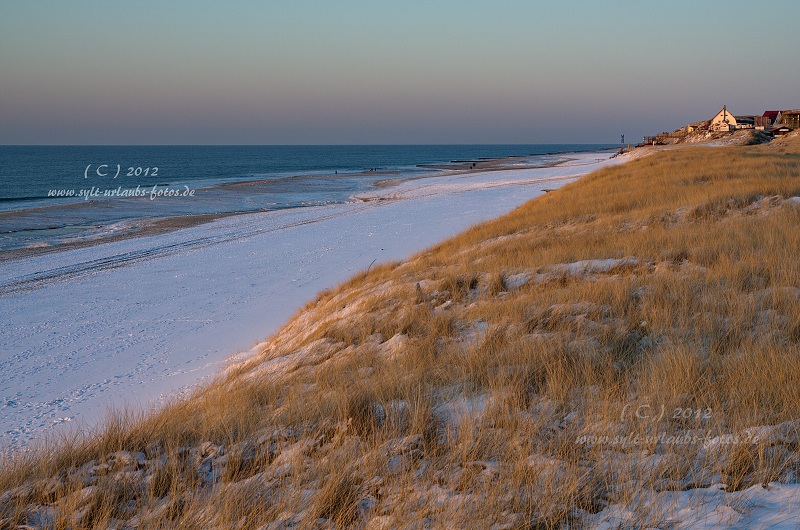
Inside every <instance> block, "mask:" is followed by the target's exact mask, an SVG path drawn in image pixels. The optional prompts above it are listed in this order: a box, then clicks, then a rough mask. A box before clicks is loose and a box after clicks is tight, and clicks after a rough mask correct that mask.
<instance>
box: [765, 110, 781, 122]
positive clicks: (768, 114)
mask: <svg viewBox="0 0 800 530" xmlns="http://www.w3.org/2000/svg"><path fill="white" fill-rule="evenodd" d="M780 112H781V111H779V110H768V111H765V112H764V115H763V117H764V118H769V119H770V120H772V121H773V122H774V121H775V118H777V117H778V114H780Z"/></svg>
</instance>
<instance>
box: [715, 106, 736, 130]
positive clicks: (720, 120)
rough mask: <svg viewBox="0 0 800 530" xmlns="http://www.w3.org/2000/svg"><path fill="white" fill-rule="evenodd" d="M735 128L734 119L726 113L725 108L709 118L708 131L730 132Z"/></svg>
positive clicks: (726, 109)
mask: <svg viewBox="0 0 800 530" xmlns="http://www.w3.org/2000/svg"><path fill="white" fill-rule="evenodd" d="M735 128H736V118H735V117H734V115H733V114H731V113H730V111H728V107H727V106H723V107H722V110H721V111H719V112H717V115H716V116H714V117H713V118H711V124H710V125H709V129H711V130H712V131H732V130H734V129H735Z"/></svg>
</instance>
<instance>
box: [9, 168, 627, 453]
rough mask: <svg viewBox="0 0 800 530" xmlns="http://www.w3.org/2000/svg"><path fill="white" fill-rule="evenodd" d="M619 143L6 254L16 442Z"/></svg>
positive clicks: (120, 399) (216, 347)
mask: <svg viewBox="0 0 800 530" xmlns="http://www.w3.org/2000/svg"><path fill="white" fill-rule="evenodd" d="M610 157H611V153H609V152H589V153H578V154H574V155H570V160H569V161H568V162H566V163H564V164H561V165H559V166H556V167H551V168H537V169H520V170H503V171H491V172H484V173H465V174H453V175H446V176H441V177H431V178H425V179H420V180H411V181H407V182H404V183H402V184H400V185H399V186H396V187H391V188H387V189H384V190H379V191H376V192H372V193H369V194H365V195H362V196H359V197H356V198H355V199H354V200H353V201H352V202H350V203H347V204H339V205H330V206H322V207H314V208H298V209H290V210H283V211H273V212H266V213H256V214H247V215H239V216H234V217H227V218H224V219H220V220H218V221H215V222H213V223H209V224H205V225H201V226H195V227H191V228H187V229H184V230H178V231H174V232H170V233H166V234H160V235H154V236H147V237H140V238H133V239H127V240H122V241H114V242H110V243H105V244H101V245H97V246H92V247H87V248H79V249H73V250H67V251H63V252H57V253H51V254H45V255H40V256H34V257H29V258H25V259H20V260H14V261H8V262H5V263H3V264H2V265H0V299H2V303H1V304H0V318H1V319H2V322H3V327H2V330H0V362H2V365H3V367H4V375H3V378H2V381H1V382H0V399H1V400H2V401H0V446H2V447H4V448H14V447H19V446H24V445H25V444H28V443H30V442H31V441H32V440H35V439H37V438H38V437H41V436H43V435H44V436H46V435H49V434H53V433H57V432H59V429H70V428H73V426H76V425H77V426H82V427H88V428H93V427H94V426H96V425H97V423H98V421H99V420H101V418H102V417H103V415H104V414H105V413H106V412H107V411H108V410H109V409H112V408H113V409H122V408H126V407H127V408H133V409H141V408H145V407H148V406H152V405H154V404H157V403H158V402H159V401H160V400H162V399H164V398H165V397H168V396H174V395H176V394H178V393H180V392H182V391H186V390H187V389H189V388H192V387H193V386H194V385H196V384H197V383H198V382H200V381H202V380H203V379H204V378H206V377H209V376H211V375H213V374H215V373H218V372H219V371H220V370H221V369H222V368H223V367H224V366H225V365H226V363H228V362H230V359H231V356H234V355H236V354H237V353H239V354H241V355H246V352H247V351H249V350H250V349H251V348H253V347H254V346H255V345H256V344H257V343H259V342H260V341H262V340H264V339H265V338H266V337H267V336H268V335H270V334H271V333H273V332H275V331H276V330H277V329H278V328H279V327H280V326H281V325H282V324H283V323H284V322H285V321H286V320H287V319H288V318H289V317H290V316H291V315H292V314H293V313H294V312H295V311H296V310H297V309H299V308H300V307H301V306H302V305H303V304H304V303H305V302H306V301H308V300H309V299H311V298H312V297H313V296H314V295H315V294H316V293H317V292H319V291H320V290H322V289H325V288H329V287H332V286H333V285H335V284H336V283H338V282H340V281H342V280H345V279H346V278H348V277H349V276H351V275H353V274H354V273H356V272H358V271H361V270H364V269H366V268H368V267H369V266H370V265H371V264H373V263H381V262H385V261H389V260H397V259H402V258H404V257H406V256H408V255H410V254H412V253H414V252H416V251H420V250H422V249H424V248H426V247H428V246H430V245H432V244H434V243H436V242H438V241H441V240H442V239H444V238H447V237H449V236H452V235H454V234H456V233H458V232H460V231H462V230H464V229H466V228H467V227H469V226H471V225H473V224H475V223H478V222H480V221H484V220H487V219H490V218H494V217H497V216H499V215H501V214H503V213H506V212H508V211H510V210H512V209H513V208H515V207H517V206H519V205H521V204H523V203H524V202H526V201H527V200H529V199H531V198H534V197H537V196H539V195H541V194H543V193H544V190H545V189H552V188H555V187H558V186H561V185H563V184H565V183H568V182H570V181H572V180H574V179H576V178H578V177H579V176H581V175H583V174H586V173H588V172H590V171H593V170H595V169H597V168H599V167H602V166H604V165H608V164H614V163H618V162H621V161H622V158H624V157H620V158H614V159H612V158H610ZM241 355H240V357H241Z"/></svg>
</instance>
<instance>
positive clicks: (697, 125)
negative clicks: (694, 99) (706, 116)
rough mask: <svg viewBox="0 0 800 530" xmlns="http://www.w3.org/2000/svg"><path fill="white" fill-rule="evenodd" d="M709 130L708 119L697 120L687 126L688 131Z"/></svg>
mask: <svg viewBox="0 0 800 530" xmlns="http://www.w3.org/2000/svg"><path fill="white" fill-rule="evenodd" d="M707 130H708V121H696V122H694V123H690V124H689V125H687V126H686V132H687V133H693V132H695V131H707Z"/></svg>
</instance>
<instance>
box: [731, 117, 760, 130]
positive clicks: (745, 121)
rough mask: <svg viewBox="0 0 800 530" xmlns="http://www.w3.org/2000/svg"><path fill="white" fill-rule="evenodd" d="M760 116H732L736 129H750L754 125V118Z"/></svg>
mask: <svg viewBox="0 0 800 530" xmlns="http://www.w3.org/2000/svg"><path fill="white" fill-rule="evenodd" d="M760 117H761V116H734V119H736V128H737V129H752V128H754V127H755V122H756V118H760Z"/></svg>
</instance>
